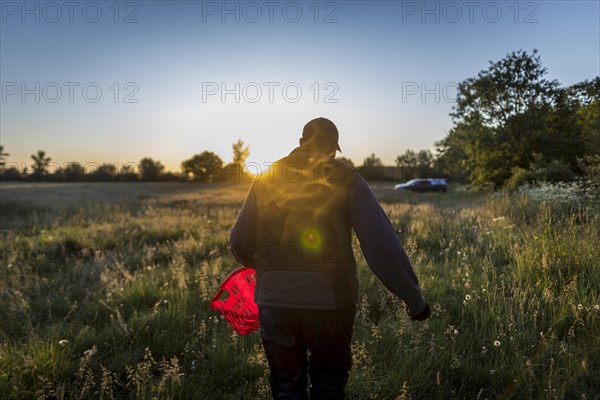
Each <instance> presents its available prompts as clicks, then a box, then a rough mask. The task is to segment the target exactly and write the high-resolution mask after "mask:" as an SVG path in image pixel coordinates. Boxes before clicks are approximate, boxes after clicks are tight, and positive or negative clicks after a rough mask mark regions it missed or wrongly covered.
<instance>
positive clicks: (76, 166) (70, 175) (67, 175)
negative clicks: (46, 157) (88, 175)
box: [62, 162, 85, 182]
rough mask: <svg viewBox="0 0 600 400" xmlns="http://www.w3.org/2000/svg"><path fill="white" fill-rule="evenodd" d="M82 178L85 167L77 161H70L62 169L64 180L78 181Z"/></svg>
mask: <svg viewBox="0 0 600 400" xmlns="http://www.w3.org/2000/svg"><path fill="white" fill-rule="evenodd" d="M84 178H85V169H84V168H83V166H82V165H81V164H80V163H78V162H72V163H70V164H68V165H67V166H66V167H65V168H64V169H63V170H62V179H64V180H66V181H72V182H73V181H80V180H83V179H84Z"/></svg>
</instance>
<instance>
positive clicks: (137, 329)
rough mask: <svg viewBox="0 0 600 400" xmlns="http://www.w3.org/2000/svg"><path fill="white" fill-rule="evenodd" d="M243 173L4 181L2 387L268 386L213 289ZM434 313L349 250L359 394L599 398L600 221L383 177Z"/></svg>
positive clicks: (576, 212) (176, 393) (227, 265)
mask: <svg viewBox="0 0 600 400" xmlns="http://www.w3.org/2000/svg"><path fill="white" fill-rule="evenodd" d="M247 189H248V187H247V186H222V185H195V184H186V183H148V184H139V183H138V184H127V183H116V184H111V183H106V184H103V183H97V184H85V183H84V184H69V185H64V184H2V185H1V186H0V190H1V196H2V200H1V204H0V212H1V218H2V226H1V228H2V230H1V240H2V242H1V243H2V247H1V249H0V250H1V261H2V264H1V268H0V398H2V399H112V398H115V399H153V398H157V399H192V398H198V399H267V398H269V389H268V368H267V364H266V360H265V358H264V355H263V352H262V348H261V346H260V339H259V336H258V333H257V332H255V333H252V334H250V335H248V336H244V337H240V336H237V335H236V334H235V333H233V331H232V329H231V328H230V327H229V326H228V325H227V324H226V323H225V322H224V320H223V319H221V318H220V316H219V315H218V313H216V312H214V311H211V310H210V308H209V301H210V298H211V297H212V295H213V294H214V293H215V292H216V291H217V288H218V286H219V284H220V282H221V281H222V280H223V279H224V278H225V277H226V276H227V275H228V274H229V273H230V272H231V271H233V270H234V269H235V268H237V265H236V262H235V260H234V259H233V257H232V256H231V255H230V254H229V250H228V235H229V229H230V227H231V226H232V225H233V222H234V220H235V217H236V215H237V212H238V211H239V208H240V207H241V204H242V202H243V199H244V196H245V193H246V191H247ZM373 189H374V192H375V194H376V195H377V197H378V198H379V199H380V201H381V202H382V205H383V207H384V209H385V210H386V212H387V213H388V215H389V216H390V219H391V221H392V223H393V224H394V226H395V227H396V229H397V232H398V236H399V238H400V239H401V240H402V242H403V244H404V246H405V248H406V250H407V252H408V253H409V256H410V258H411V260H412V261H413V264H414V266H415V269H416V271H417V274H418V276H419V279H420V281H421V284H422V286H423V288H424V292H425V295H426V297H427V299H428V301H429V302H430V304H431V306H432V311H433V312H432V316H431V318H430V320H428V321H427V322H424V323H411V322H410V321H409V320H408V318H407V316H406V314H405V311H404V307H403V305H402V303H401V301H400V300H398V299H397V298H395V297H394V296H393V295H391V294H389V293H388V292H387V291H386V290H385V289H384V288H383V286H382V285H381V284H380V283H379V282H378V281H377V279H376V278H375V277H374V275H373V274H372V273H371V272H370V270H369V269H368V267H367V266H366V264H365V262H364V260H363V259H362V256H361V255H360V250H359V248H358V245H357V244H356V245H355V252H356V255H357V260H358V267H359V279H360V289H361V291H360V293H361V296H360V302H359V307H358V313H357V317H356V325H355V334H354V339H353V348H354V367H353V370H352V374H351V378H350V382H349V384H348V387H347V393H348V396H347V397H348V398H349V399H399V398H403V399H408V398H413V399H463V398H469V399H476V398H477V399H486V398H487V399H554V398H556V399H563V398H566V399H582V398H586V399H598V398H600V345H599V343H600V340H599V339H600V334H599V333H598V332H600V295H599V293H600V261H599V258H598V256H597V253H598V248H600V231H599V230H600V228H599V227H600V220H599V219H600V218H599V217H598V215H597V214H594V213H593V212H591V211H590V210H587V209H585V208H582V207H581V206H578V207H577V208H575V207H573V208H570V207H565V205H564V204H553V203H548V202H545V203H540V202H538V201H535V200H534V199H532V198H530V197H528V196H527V195H526V194H520V195H512V196H510V195H507V194H493V195H490V194H487V195H477V194H473V193H469V192H465V191H463V190H460V188H453V190H451V191H450V192H448V193H446V194H424V195H417V194H411V193H397V192H394V191H393V190H391V189H390V188H389V185H374V187H373Z"/></svg>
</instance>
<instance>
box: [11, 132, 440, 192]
mask: <svg viewBox="0 0 600 400" xmlns="http://www.w3.org/2000/svg"><path fill="white" fill-rule="evenodd" d="M232 149H233V158H232V161H231V162H230V163H227V164H226V163H224V162H223V160H222V159H221V157H219V156H218V155H217V154H215V153H213V152H211V151H203V152H201V153H198V154H195V155H193V156H192V157H190V158H189V159H187V160H184V161H182V162H181V166H180V168H181V171H180V172H179V173H174V172H170V171H169V172H165V167H164V165H163V164H162V163H161V162H160V161H156V160H154V159H152V158H149V157H146V158H143V159H141V160H140V161H139V162H138V163H133V162H130V163H125V164H123V165H119V164H110V163H102V164H97V163H89V164H85V165H83V164H81V163H78V162H72V163H68V164H66V165H63V166H60V165H58V164H56V163H53V162H52V158H51V157H49V156H48V155H47V154H46V152H45V151H43V150H39V151H38V152H37V153H35V154H32V155H31V164H30V165H29V166H20V165H17V164H15V163H11V162H7V157H8V156H9V155H10V154H8V153H6V152H5V151H4V147H3V146H1V145H0V179H2V180H8V181H56V182H81V181H100V182H110V181H120V182H133V181H147V182H149V181H198V182H241V181H247V182H251V181H252V179H253V177H254V176H255V175H256V174H257V173H261V171H260V167H259V166H255V168H253V167H252V166H249V165H248V164H246V160H247V158H248V156H249V155H250V149H249V146H245V144H244V142H243V141H242V140H238V141H237V142H236V143H234V144H233V145H232ZM337 159H338V160H340V161H342V162H345V163H346V164H349V165H350V166H352V167H356V166H355V163H354V161H352V159H350V158H347V157H338V158H337ZM435 166H436V159H435V157H434V156H433V154H432V153H431V151H430V150H420V151H418V152H414V151H413V150H406V152H405V153H404V154H402V155H399V156H398V157H397V158H396V169H397V171H398V173H392V174H390V173H387V174H386V172H385V171H384V168H388V169H389V168H390V167H386V166H384V164H383V162H382V161H381V159H380V158H379V157H377V156H376V155H375V154H371V155H370V156H368V157H366V158H365V159H364V160H363V163H362V165H360V166H358V167H357V170H358V171H359V172H360V173H361V174H362V175H363V176H364V177H365V178H366V179H367V180H394V179H397V178H403V179H411V178H415V177H433V176H438V175H440V173H439V170H436V169H435Z"/></svg>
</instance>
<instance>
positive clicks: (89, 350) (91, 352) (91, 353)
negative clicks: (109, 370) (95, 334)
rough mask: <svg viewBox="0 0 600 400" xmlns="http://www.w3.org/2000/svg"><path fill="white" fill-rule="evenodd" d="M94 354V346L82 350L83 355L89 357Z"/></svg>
mask: <svg viewBox="0 0 600 400" xmlns="http://www.w3.org/2000/svg"><path fill="white" fill-rule="evenodd" d="M94 354H96V346H94V347H92V348H91V349H88V350H86V351H84V352H83V355H84V356H86V357H91V356H93V355H94Z"/></svg>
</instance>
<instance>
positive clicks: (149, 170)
mask: <svg viewBox="0 0 600 400" xmlns="http://www.w3.org/2000/svg"><path fill="white" fill-rule="evenodd" d="M164 169H165V166H164V165H162V164H161V162H160V161H154V160H153V159H152V158H148V157H147V158H143V159H142V160H141V161H140V179H141V180H143V181H156V180H158V178H159V176H160V174H161V173H162V172H163V171H164Z"/></svg>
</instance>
